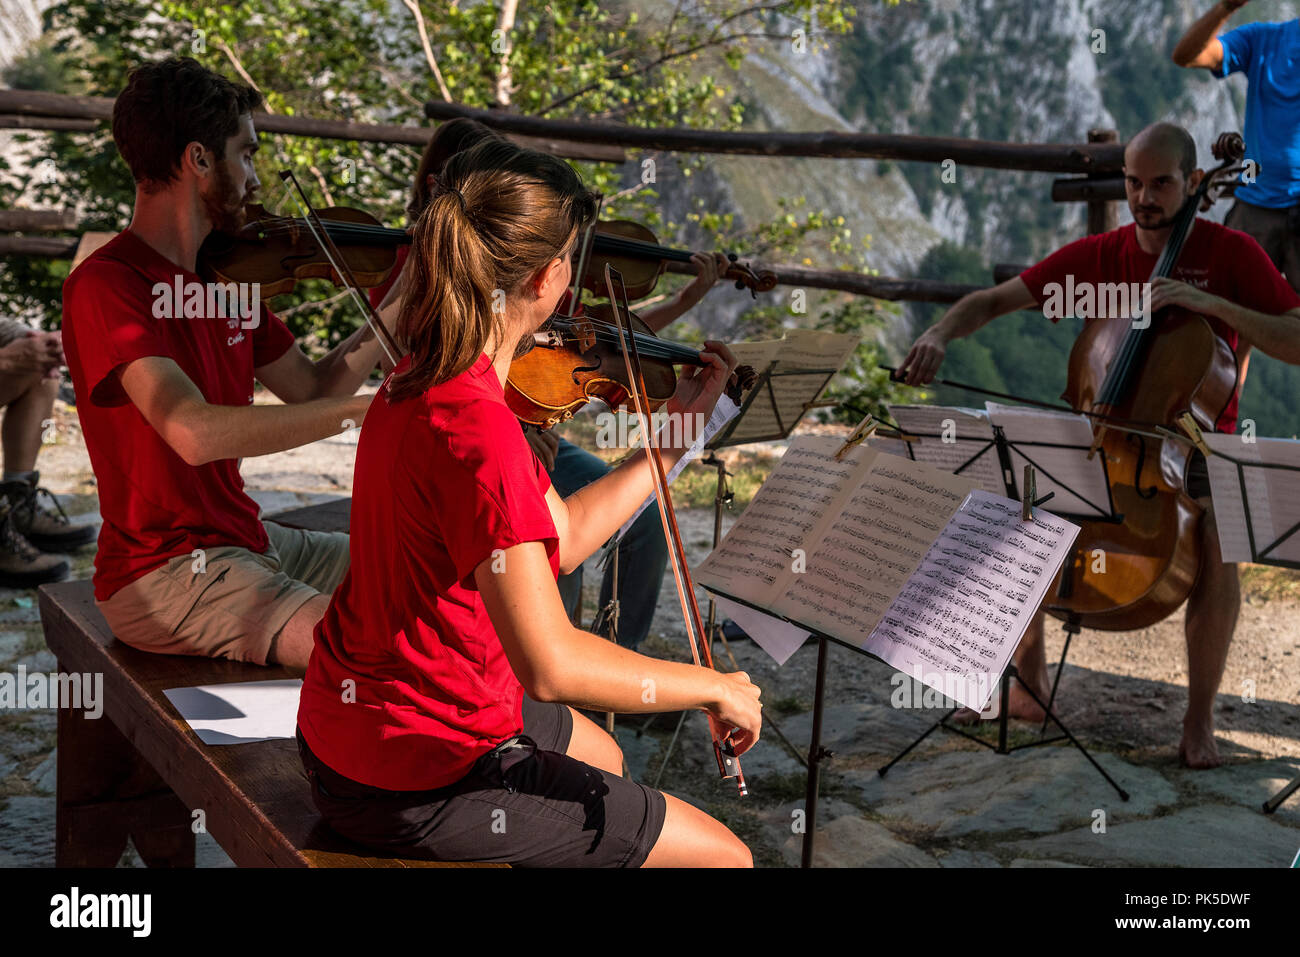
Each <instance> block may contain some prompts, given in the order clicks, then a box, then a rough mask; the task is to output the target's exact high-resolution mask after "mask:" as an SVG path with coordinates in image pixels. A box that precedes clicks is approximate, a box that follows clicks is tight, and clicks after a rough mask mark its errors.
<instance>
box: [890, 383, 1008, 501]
mask: <svg viewBox="0 0 1300 957" xmlns="http://www.w3.org/2000/svg"><path fill="white" fill-rule="evenodd" d="M889 414H890V415H891V416H893V417H894V421H895V422H897V423H898V427H899V428H900V429H902V430H903V431H904V432H912V433H919V434H921V435H923V436H925V437H924V438H922V439H921V440H920V441H918V442H913V443H912V456H913V457H914V458H915V459H916V461H918V462H925V463H927V464H929V465H933V466H934V467H935V468H939V469H943V470H944V471H945V472H955V471H956V470H957V469H958V468H960V467H961V465H962V464H963V463H965V462H967V461H968V460H969V459H970V458H971V456H973V455H976V454H977V453H978V457H977V458H976V459H975V460H974V461H972V462H970V464H969V465H967V466H966V467H965V468H964V469H962V471H961V473H960V474H962V475H965V476H968V477H969V478H971V479H972V480H973V481H974V482H975V484H976V487H977V488H982V489H984V490H985V491H986V492H991V493H992V494H994V495H1005V494H1006V491H1007V488H1006V485H1005V484H1004V482H1003V478H1002V467H1001V466H1000V465H999V463H998V450H997V449H996V448H995V447H994V446H992V445H991V444H990V443H991V442H992V441H993V426H992V425H991V424H990V423H989V420H988V413H986V412H983V411H981V410H979V409H961V408H957V407H955V406H943V405H891V406H889ZM945 433H946V434H951V435H952V436H953V441H951V442H945V441H944V440H943V439H942V438H932V436H943V435H945Z"/></svg>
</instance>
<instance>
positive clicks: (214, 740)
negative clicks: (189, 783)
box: [163, 678, 302, 744]
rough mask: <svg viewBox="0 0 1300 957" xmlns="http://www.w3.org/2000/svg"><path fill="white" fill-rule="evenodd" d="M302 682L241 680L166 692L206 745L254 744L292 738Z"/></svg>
mask: <svg viewBox="0 0 1300 957" xmlns="http://www.w3.org/2000/svg"><path fill="white" fill-rule="evenodd" d="M301 689H302V679H300V678H282V679H276V680H273V681H241V682H237V683H235V684H224V685H197V686H195V687H191V688H169V689H167V690H166V691H164V692H163V694H165V695H166V696H167V700H168V701H170V702H171V703H172V706H173V707H175V708H176V710H177V711H179V712H180V714H181V717H182V718H184V719H185V722H186V723H187V724H188V725H189V726H190V727H191V728H193V729H194V731H195V733H196V734H197V735H198V736H199V740H200V741H202V742H203V743H204V744H251V743H253V742H254V741H270V740H273V739H275V738H292V737H293V736H294V730H295V728H296V727H297V723H298V694H299V692H300V691H301Z"/></svg>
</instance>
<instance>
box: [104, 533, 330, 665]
mask: <svg viewBox="0 0 1300 957" xmlns="http://www.w3.org/2000/svg"><path fill="white" fill-rule="evenodd" d="M263 524H264V525H265V527H266V534H267V537H268V538H269V539H270V540H271V544H270V547H268V548H267V550H266V552H265V553H264V554H261V555H259V554H258V553H257V552H254V551H250V550H248V549H247V548H237V547H235V546H227V547H220V548H208V549H205V552H206V555H205V557H204V567H203V570H202V571H198V570H196V565H197V563H198V559H196V558H193V557H191V556H190V555H188V554H186V555H177V556H176V557H175V558H172V559H170V560H169V561H167V563H166V564H164V565H160V566H159V567H158V568H155V569H154V570H153V571H151V572H149V574H147V575H145V576H143V577H142V578H137V579H136V580H135V581H133V582H131V583H130V584H129V585H126V586H124V587H123V588H120V589H118V590H117V591H116V592H114V593H113V595H112V596H111V597H110V598H109V599H108V601H104V602H99V603H98V604H99V610H100V611H101V612H103V614H104V618H105V620H106V621H107V622H108V624H109V627H110V628H112V629H113V634H114V635H115V636H117V638H118V640H120V641H122V642H125V643H126V644H128V645H130V646H131V647H132V648H138V649H140V650H141V651H152V652H157V653H158V654H164V655H201V656H204V657H208V658H230V659H232V660H234V661H250V662H253V663H254V664H259V665H264V664H267V663H268V659H270V655H271V651H272V648H273V645H274V642H275V639H276V637H277V636H278V635H279V634H280V630H281V629H282V628H284V626H285V624H286V623H287V622H288V621H289V619H290V618H292V617H293V615H294V613H295V612H296V611H297V610H298V609H299V608H301V607H302V606H303V605H305V604H306V603H307V602H308V601H310V600H311V599H312V598H314V597H315V596H316V595H321V594H326V593H329V592H332V591H333V590H334V589H335V588H336V587H337V586H338V584H339V583H340V582H341V581H343V576H344V575H346V574H347V571H348V564H349V556H348V536H347V533H346V532H318V531H307V530H305V529H301V528H288V527H286V526H284V525H277V524H276V523H275V522H264V523H263Z"/></svg>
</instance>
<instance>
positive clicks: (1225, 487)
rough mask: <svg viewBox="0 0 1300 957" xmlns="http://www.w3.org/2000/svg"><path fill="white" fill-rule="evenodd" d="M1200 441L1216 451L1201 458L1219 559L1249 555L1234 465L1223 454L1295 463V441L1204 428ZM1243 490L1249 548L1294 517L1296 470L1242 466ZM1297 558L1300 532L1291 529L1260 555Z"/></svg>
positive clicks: (1299, 449) (1299, 447)
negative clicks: (1247, 504)
mask: <svg viewBox="0 0 1300 957" xmlns="http://www.w3.org/2000/svg"><path fill="white" fill-rule="evenodd" d="M1205 444H1206V445H1208V446H1209V447H1210V451H1212V452H1216V453H1219V454H1217V455H1211V456H1210V457H1209V458H1208V459H1207V460H1206V465H1207V466H1208V469H1209V473H1210V496H1211V498H1213V500H1214V517H1215V522H1216V524H1217V525H1218V528H1219V548H1220V550H1221V551H1222V553H1223V560H1224V561H1225V562H1249V561H1254V558H1253V557H1252V556H1251V552H1250V538H1249V537H1248V535H1247V531H1246V511H1245V507H1244V506H1243V505H1242V502H1241V482H1240V481H1239V480H1238V478H1237V466H1236V465H1235V464H1234V463H1232V462H1230V461H1228V460H1227V459H1225V458H1223V457H1222V456H1224V455H1230V456H1232V457H1233V458H1237V459H1243V460H1245V461H1248V462H1257V463H1270V464H1276V465H1290V466H1293V467H1297V468H1300V442H1297V441H1295V440H1294V439H1256V440H1255V441H1254V442H1243V441H1242V439H1241V436H1240V435H1224V434H1221V433H1217V432H1215V433H1211V432H1207V433H1205ZM1245 481H1246V496H1247V498H1248V499H1249V501H1250V527H1251V531H1253V533H1254V536H1255V548H1256V550H1257V551H1263V550H1264V549H1266V548H1267V547H1268V546H1269V545H1271V544H1273V543H1274V542H1275V541H1277V539H1278V538H1279V536H1281V535H1284V534H1285V533H1286V532H1287V530H1289V529H1290V528H1291V527H1292V526H1294V525H1295V524H1296V523H1297V522H1300V472H1287V471H1284V470H1282V469H1264V468H1250V467H1249V466H1246V467H1245ZM1270 559H1281V560H1284V561H1300V532H1297V533H1296V534H1294V535H1292V536H1291V537H1290V538H1288V539H1287V540H1286V541H1285V542H1283V543H1282V544H1281V545H1279V546H1278V547H1277V548H1276V549H1275V550H1274V551H1271V552H1269V553H1268V554H1267V555H1264V556H1262V557H1261V559H1260V560H1261V561H1264V562H1267V561H1269V560H1270Z"/></svg>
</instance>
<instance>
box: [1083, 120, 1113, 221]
mask: <svg viewBox="0 0 1300 957" xmlns="http://www.w3.org/2000/svg"><path fill="white" fill-rule="evenodd" d="M1088 142H1089V143H1118V142H1119V130H1089V131H1088ZM1089 178H1090V179H1092V178H1112V177H1106V176H1105V175H1104V174H1103V176H1102V177H1097V176H1096V174H1090V175H1089ZM1117 226H1119V203H1118V202H1116V201H1115V200H1110V199H1096V200H1089V201H1088V235H1089V236H1094V235H1096V234H1097V233H1108V232H1110V231H1111V230H1112V229H1114V228H1116V227H1117Z"/></svg>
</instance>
